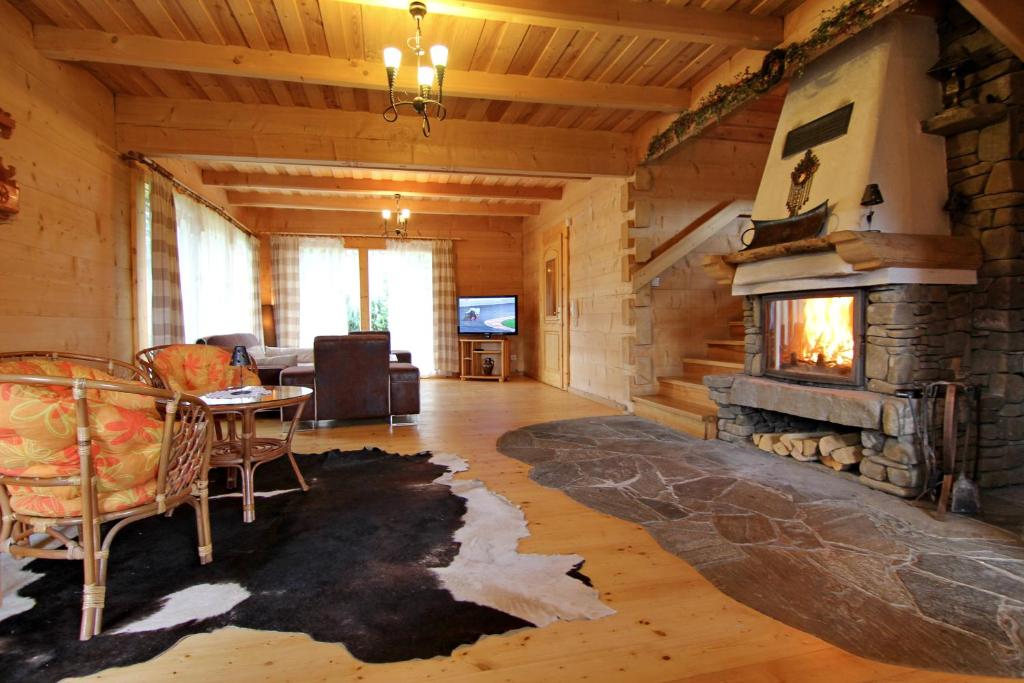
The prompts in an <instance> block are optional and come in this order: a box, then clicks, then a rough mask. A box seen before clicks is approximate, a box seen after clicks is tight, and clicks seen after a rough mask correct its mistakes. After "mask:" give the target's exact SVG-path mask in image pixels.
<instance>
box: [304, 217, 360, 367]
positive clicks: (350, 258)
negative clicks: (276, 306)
mask: <svg viewBox="0 0 1024 683" xmlns="http://www.w3.org/2000/svg"><path fill="white" fill-rule="evenodd" d="M297 239H298V240H299V297H298V299H299V346H301V347H306V348H308V347H311V346H313V339H314V338H316V337H318V336H327V335H341V334H348V332H349V318H350V316H349V312H350V311H352V310H354V311H356V312H357V313H358V311H359V252H358V251H356V250H355V249H345V242H344V241H343V240H342V239H341V238H339V237H299V238H297ZM357 329H358V327H357Z"/></svg>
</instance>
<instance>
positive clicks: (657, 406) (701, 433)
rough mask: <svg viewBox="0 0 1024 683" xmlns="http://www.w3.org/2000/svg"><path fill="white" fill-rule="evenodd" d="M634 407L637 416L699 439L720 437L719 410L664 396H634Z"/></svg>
mask: <svg viewBox="0 0 1024 683" xmlns="http://www.w3.org/2000/svg"><path fill="white" fill-rule="evenodd" d="M633 406H634V410H633V412H634V413H635V414H636V415H637V416H639V417H645V418H647V419H648V420H654V421H655V422H657V423H659V424H663V425H665V426H666V427H671V428H672V429H676V430H678V431H680V432H683V433H684V434H689V435H691V436H695V437H697V438H698V439H714V438H716V437H717V436H718V417H717V409H716V410H710V409H708V408H707V407H705V406H702V405H698V404H694V403H689V402H686V401H681V400H679V399H677V398H675V397H673V396H666V395H664V394H655V395H653V396H634V397H633Z"/></svg>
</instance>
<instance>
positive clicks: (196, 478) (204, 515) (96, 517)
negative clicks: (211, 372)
mask: <svg viewBox="0 0 1024 683" xmlns="http://www.w3.org/2000/svg"><path fill="white" fill-rule="evenodd" d="M0 384H21V385H30V386H63V387H70V388H71V389H72V395H73V397H74V400H75V420H76V423H77V431H76V435H77V443H78V457H79V461H80V468H79V473H78V474H77V475H74V476H66V477H19V476H10V475H4V474H0V512H2V526H0V546H2V545H4V544H5V542H6V541H7V540H8V539H10V545H9V546H8V547H7V551H8V552H10V554H11V555H12V556H14V557H33V558H47V559H66V560H67V559H70V560H79V561H81V562H82V567H83V578H84V581H83V588H82V622H81V627H80V631H79V638H80V639H81V640H89V639H90V638H91V637H92V636H94V635H98V634H99V633H100V631H101V630H102V628H103V607H104V603H105V597H106V584H107V565H108V558H109V555H110V546H111V544H112V543H113V540H114V537H115V536H116V535H117V534H118V532H120V531H121V530H122V529H123V528H124V527H126V526H127V525H129V524H131V523H132V522H136V521H138V520H141V519H145V518H147V517H152V516H154V515H160V514H165V513H168V512H170V511H171V510H173V509H175V508H176V507H178V506H179V505H182V504H185V503H187V504H189V505H191V506H192V508H193V509H194V511H195V515H196V532H197V536H198V553H199V562H200V563H201V564H207V563H209V562H211V561H212V560H213V541H212V535H211V532H210V508H209V493H208V487H209V472H210V450H211V448H212V445H213V431H212V430H211V429H210V425H211V424H212V423H213V418H212V415H211V413H210V410H209V408H208V407H207V405H206V404H205V403H204V402H203V401H202V400H201V399H199V398H198V397H196V396H191V395H187V394H181V393H172V392H170V391H167V390H164V389H156V388H153V387H149V386H145V385H140V384H126V383H122V382H107V381H98V380H87V379H81V378H69V377H52V376H46V375H0ZM91 390H98V391H114V392H121V393H126V394H135V395H138V396H151V397H153V398H154V399H156V401H157V406H158V407H159V408H160V409H161V411H162V413H163V433H162V436H161V442H160V460H159V464H158V469H157V484H156V497H155V499H154V500H153V501H151V502H148V503H145V504H143V505H139V506H136V507H133V508H128V509H124V510H118V511H116V512H110V513H101V512H99V505H98V497H97V490H96V484H95V481H96V472H95V467H94V463H93V458H92V434H91V430H90V427H89V398H88V392H89V391H91ZM8 486H32V487H47V486H74V487H77V488H79V489H80V493H81V499H82V513H81V515H78V516H65V517H46V516H39V515H30V514H24V513H19V512H15V511H14V509H13V508H12V506H11V498H10V494H9V493H8V490H7V487H8ZM108 522H113V525H112V526H111V527H110V528H109V529H107V530H106V533H103V529H102V528H101V525H103V524H105V523H108ZM67 527H76V528H77V530H78V540H74V539H71V538H69V537H68V536H67V535H66V534H65V533H64V532H65V530H66V528H67ZM38 533H44V534H46V535H47V536H49V543H46V544H41V543H33V542H32V539H31V537H32V535H33V534H38ZM53 541H56V542H57V544H58V547H52V546H53Z"/></svg>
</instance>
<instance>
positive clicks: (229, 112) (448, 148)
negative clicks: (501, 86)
mask: <svg viewBox="0 0 1024 683" xmlns="http://www.w3.org/2000/svg"><path fill="white" fill-rule="evenodd" d="M114 118H115V125H116V138H117V148H118V150H119V151H121V152H128V151H135V152H139V153H142V154H146V155H148V156H158V157H159V156H166V157H182V158H189V159H217V160H225V161H239V162H262V163H297V164H314V165H329V166H352V167H360V168H387V169H399V170H408V169H416V170H425V171H430V170H434V171H446V172H450V173H475V174H479V173H493V174H511V175H538V176H545V177H553V176H559V177H572V178H589V177H593V176H628V175H630V174H631V173H632V147H631V145H632V139H631V137H630V136H629V135H627V134H625V133H613V132H606V131H582V130H571V129H563V128H551V127H539V126H526V125H522V124H505V123H490V122H478V121H462V120H455V119H448V120H447V121H444V122H442V123H436V124H435V125H434V128H433V132H432V133H431V136H430V137H429V138H424V137H423V135H422V133H421V131H420V124H419V122H418V121H416V120H415V119H414V118H413V117H410V116H405V117H401V118H400V119H399V120H398V121H397V122H396V123H387V122H385V121H384V120H383V119H382V118H381V117H380V115H379V114H371V113H367V112H346V111H338V110H326V109H310V108H306V107H280V106H275V105H264V104H241V103H236V102H208V101H201V100H178V99H170V98H148V97H130V96H122V95H118V96H117V97H116V98H115V106H114Z"/></svg>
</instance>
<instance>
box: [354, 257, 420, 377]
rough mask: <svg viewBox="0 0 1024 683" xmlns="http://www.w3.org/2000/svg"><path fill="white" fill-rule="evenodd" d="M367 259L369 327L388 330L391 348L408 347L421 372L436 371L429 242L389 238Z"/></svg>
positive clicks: (405, 348)
mask: <svg viewBox="0 0 1024 683" xmlns="http://www.w3.org/2000/svg"><path fill="white" fill-rule="evenodd" d="M368 262H369V273H368V275H369V294H370V325H371V328H372V329H375V330H390V331H391V348H393V349H403V350H407V351H411V352H412V362H413V364H414V365H416V366H417V367H418V368H419V369H420V374H421V375H423V376H430V375H434V374H436V370H435V368H434V291H433V271H432V267H433V263H432V257H431V250H430V243H429V242H426V241H422V240H402V241H397V240H389V241H388V245H387V249H386V250H379V249H373V250H371V251H370V253H369V259H368Z"/></svg>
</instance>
